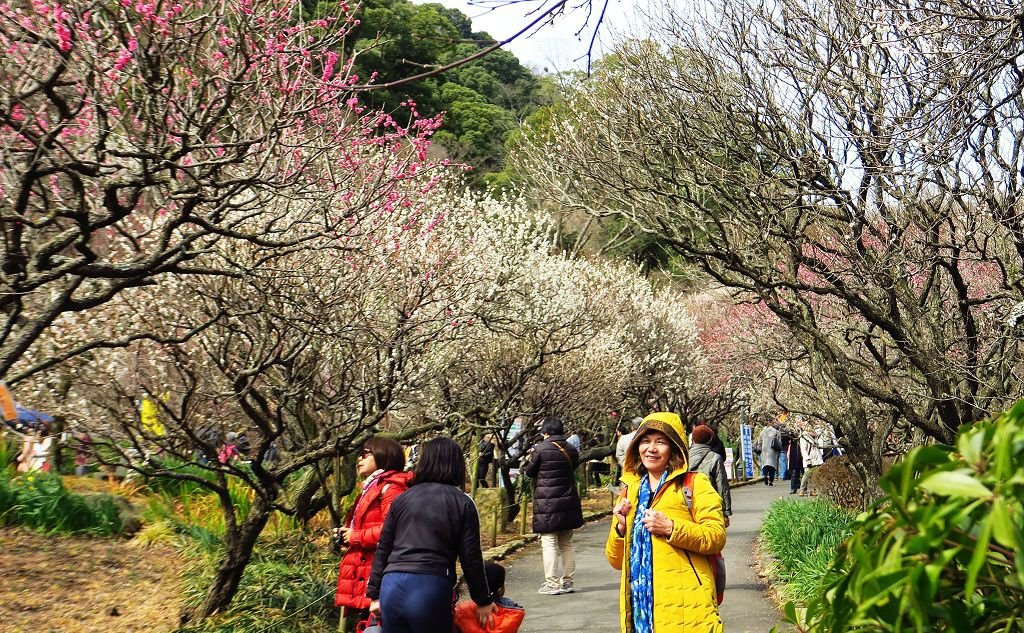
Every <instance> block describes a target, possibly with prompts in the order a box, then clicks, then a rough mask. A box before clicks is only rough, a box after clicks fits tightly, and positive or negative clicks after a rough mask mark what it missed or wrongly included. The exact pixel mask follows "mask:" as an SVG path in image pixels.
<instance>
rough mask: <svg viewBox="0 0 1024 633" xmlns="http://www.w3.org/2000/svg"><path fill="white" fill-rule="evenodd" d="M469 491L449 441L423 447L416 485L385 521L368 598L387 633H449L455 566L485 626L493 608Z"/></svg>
mask: <svg viewBox="0 0 1024 633" xmlns="http://www.w3.org/2000/svg"><path fill="white" fill-rule="evenodd" d="M465 486H466V460H465V457H463V455H462V449H461V448H460V447H459V445H458V444H457V443H456V442H455V441H454V440H452V439H449V438H446V437H439V438H435V439H432V440H430V441H429V442H427V443H426V444H424V445H423V449H422V452H421V453H420V457H419V461H417V463H416V471H415V480H414V481H413V485H412V487H411V488H409V490H407V491H405V492H403V493H402V494H401V495H399V496H398V498H397V499H396V500H395V502H394V503H393V504H392V506H391V511H390V512H389V513H388V516H387V518H386V519H385V520H384V527H383V528H382V530H381V534H380V542H379V543H378V544H377V554H376V556H375V557H374V559H373V570H372V571H371V572H370V580H369V582H368V583H367V587H366V595H367V597H369V598H370V600H371V601H372V602H371V603H370V611H371V612H372V613H377V614H379V615H380V617H381V626H382V627H383V629H384V633H437V632H438V631H451V630H452V609H453V606H454V597H455V593H454V590H455V582H456V580H457V576H456V575H455V559H456V557H457V558H458V559H459V562H460V563H461V565H462V572H463V574H464V575H465V577H466V585H467V586H468V587H469V594H470V597H472V599H473V602H475V603H476V605H477V618H478V619H479V620H480V624H481V626H486V624H487V622H488V621H489V620H490V619H491V611H492V610H493V608H494V605H493V604H492V601H491V592H490V590H489V589H488V588H487V577H486V575H485V574H484V561H483V554H482V553H481V551H480V518H479V516H478V515H477V512H476V506H475V505H473V499H471V498H470V497H469V495H467V494H466V493H465V492H463V489H464V488H465Z"/></svg>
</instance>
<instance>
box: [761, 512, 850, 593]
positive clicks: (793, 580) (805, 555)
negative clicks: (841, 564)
mask: <svg viewBox="0 0 1024 633" xmlns="http://www.w3.org/2000/svg"><path fill="white" fill-rule="evenodd" d="M854 518H855V515H854V514H853V513H852V512H850V511H849V510H844V509H842V508H840V507H838V506H836V505H834V504H832V503H831V502H829V501H826V500H824V499H818V500H815V501H810V502H806V501H790V500H788V499H780V500H777V501H775V502H774V503H772V505H771V507H770V508H769V509H768V512H767V514H766V515H765V517H764V522H763V523H762V525H761V533H760V541H761V544H762V546H763V547H764V549H765V551H767V552H768V553H769V554H771V556H772V559H773V560H772V562H771V563H770V565H769V569H768V573H769V575H770V576H771V577H772V579H773V581H774V582H775V584H776V585H777V588H778V589H779V592H780V593H781V594H782V596H783V597H784V598H786V599H787V600H793V601H794V602H797V603H800V604H805V603H806V602H807V601H808V600H810V599H811V598H813V597H815V596H816V595H817V593H818V591H819V590H820V587H821V583H822V580H823V579H824V577H825V574H826V573H827V572H828V570H829V569H830V568H831V567H832V562H833V561H834V560H835V557H836V551H837V550H838V548H839V545H840V544H841V543H842V542H843V541H844V540H846V539H847V538H848V537H849V536H850V534H851V533H852V529H851V526H852V524H853V520H854Z"/></svg>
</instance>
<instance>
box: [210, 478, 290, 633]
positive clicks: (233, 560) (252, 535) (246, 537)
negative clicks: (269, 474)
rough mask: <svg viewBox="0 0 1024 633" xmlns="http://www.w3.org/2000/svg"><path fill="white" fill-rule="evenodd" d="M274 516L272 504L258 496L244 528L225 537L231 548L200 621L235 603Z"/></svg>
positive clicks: (226, 550) (211, 585)
mask: <svg viewBox="0 0 1024 633" xmlns="http://www.w3.org/2000/svg"><path fill="white" fill-rule="evenodd" d="M270 513H271V505H270V503H269V501H267V500H265V499H262V498H260V497H257V498H256V500H255V501H254V502H253V505H252V508H251V509H250V510H249V515H248V516H246V517H245V521H243V522H242V524H241V526H238V527H235V528H234V529H233V530H230V529H229V531H228V533H227V534H226V536H225V540H226V541H227V547H226V549H225V551H224V557H223V558H222V559H221V561H220V565H219V566H218V567H217V574H216V575H215V576H214V579H213V582H212V583H211V584H210V588H209V590H207V592H206V599H205V600H204V601H203V604H202V605H200V606H199V608H198V609H196V611H195V614H196V616H197V617H198V618H199V619H204V618H207V617H209V616H211V615H214V614H215V613H219V612H220V611H222V610H224V609H225V608H226V607H227V606H228V605H229V604H231V600H232V599H234V597H235V594H236V593H237V592H238V585H239V583H241V581H242V574H243V573H244V572H245V567H246V565H248V564H249V560H250V559H251V558H252V551H253V548H254V547H255V546H256V540H257V539H259V536H260V533H261V532H263V528H264V527H265V526H266V525H267V521H268V520H269V519H270Z"/></svg>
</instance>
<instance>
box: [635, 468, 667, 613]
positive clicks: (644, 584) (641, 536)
mask: <svg viewBox="0 0 1024 633" xmlns="http://www.w3.org/2000/svg"><path fill="white" fill-rule="evenodd" d="M666 478H668V471H667V470H666V471H665V472H664V473H663V474H662V475H661V481H659V482H658V487H657V488H655V489H654V490H651V483H650V479H649V478H648V477H646V476H645V477H644V478H643V482H642V483H641V484H640V490H639V497H638V498H637V505H636V515H635V516H634V517H633V530H632V532H631V533H632V536H633V540H632V541H630V544H629V590H630V593H631V594H632V598H633V631H634V632H635V633H652V632H653V630H654V623H653V621H652V617H653V616H654V560H653V559H652V554H651V547H652V543H651V533H650V532H648V531H647V528H645V527H644V524H643V522H642V521H643V518H644V510H646V509H647V508H648V507H650V505H651V499H653V498H654V495H656V494H657V493H658V490H659V489H661V486H662V485H663V484H664V483H665V479H666Z"/></svg>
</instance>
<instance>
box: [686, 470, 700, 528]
mask: <svg viewBox="0 0 1024 633" xmlns="http://www.w3.org/2000/svg"><path fill="white" fill-rule="evenodd" d="M696 474H697V473H695V472H693V471H692V470H691V471H689V472H688V473H686V474H685V475H683V497H684V498H685V499H686V509H687V510H689V511H690V518H691V519H693V520H694V521H696V520H697V519H696V517H694V516H693V477H694V475H696Z"/></svg>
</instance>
